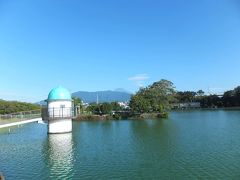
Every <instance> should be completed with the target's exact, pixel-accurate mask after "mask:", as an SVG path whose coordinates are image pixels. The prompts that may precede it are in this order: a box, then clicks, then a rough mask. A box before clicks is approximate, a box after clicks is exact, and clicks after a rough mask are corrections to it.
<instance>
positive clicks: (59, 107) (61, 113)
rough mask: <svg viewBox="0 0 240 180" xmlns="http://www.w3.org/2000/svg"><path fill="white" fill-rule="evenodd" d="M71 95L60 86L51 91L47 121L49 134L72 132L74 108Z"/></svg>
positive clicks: (48, 100)
mask: <svg viewBox="0 0 240 180" xmlns="http://www.w3.org/2000/svg"><path fill="white" fill-rule="evenodd" d="M72 104H73V103H72V98H71V93H70V92H69V91H68V90H67V89H65V88H63V87H61V86H59V87H56V88H54V89H52V90H51V91H50V93H49V94H48V99H47V113H46V116H47V117H46V120H47V123H48V133H67V132H71V131H72V118H73V116H74V111H73V107H72Z"/></svg>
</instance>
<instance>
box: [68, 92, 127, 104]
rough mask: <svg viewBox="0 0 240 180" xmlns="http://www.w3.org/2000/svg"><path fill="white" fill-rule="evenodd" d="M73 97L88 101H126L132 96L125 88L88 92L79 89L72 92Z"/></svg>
mask: <svg viewBox="0 0 240 180" xmlns="http://www.w3.org/2000/svg"><path fill="white" fill-rule="evenodd" d="M72 96H73V97H79V98H81V99H82V100H83V102H86V103H93V102H97V98H98V102H100V103H102V102H114V101H117V102H125V101H129V100H130V98H131V93H129V92H127V91H126V90H124V89H116V90H115V91H110V90H109V91H96V92H87V91H78V92H75V93H72Z"/></svg>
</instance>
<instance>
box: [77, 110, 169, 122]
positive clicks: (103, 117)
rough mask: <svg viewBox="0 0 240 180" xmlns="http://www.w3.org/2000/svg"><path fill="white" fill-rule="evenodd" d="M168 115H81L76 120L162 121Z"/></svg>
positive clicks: (165, 113)
mask: <svg viewBox="0 0 240 180" xmlns="http://www.w3.org/2000/svg"><path fill="white" fill-rule="evenodd" d="M167 117H168V113H167V112H164V113H142V114H140V113H138V114H137V113H135V114H129V115H128V116H126V114H123V115H120V114H115V115H80V116H78V117H77V118H75V119H74V120H75V121H104V120H123V119H138V120H143V119H162V118H167Z"/></svg>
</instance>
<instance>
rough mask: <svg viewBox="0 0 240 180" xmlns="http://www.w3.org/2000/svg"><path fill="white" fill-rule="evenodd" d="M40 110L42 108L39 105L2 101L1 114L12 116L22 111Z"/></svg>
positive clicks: (0, 101) (0, 103) (0, 102)
mask: <svg viewBox="0 0 240 180" xmlns="http://www.w3.org/2000/svg"><path fill="white" fill-rule="evenodd" d="M40 108H41V107H40V106H39V105H36V104H32V103H25V102H18V101H4V100H0V114H10V113H16V112H22V111H31V110H38V109H40Z"/></svg>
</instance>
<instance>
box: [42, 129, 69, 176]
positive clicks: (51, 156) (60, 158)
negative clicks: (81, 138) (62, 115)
mask: <svg viewBox="0 0 240 180" xmlns="http://www.w3.org/2000/svg"><path fill="white" fill-rule="evenodd" d="M47 138H48V139H47V141H46V142H47V146H48V148H47V149H48V152H47V153H45V154H46V156H47V157H46V161H45V162H46V163H47V164H46V165H47V168H48V171H49V176H50V177H56V175H57V176H58V177H59V178H65V177H68V178H69V177H71V176H72V175H73V173H72V170H73V140H72V133H66V134H49V135H48V137H47ZM45 149H46V148H45Z"/></svg>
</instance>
